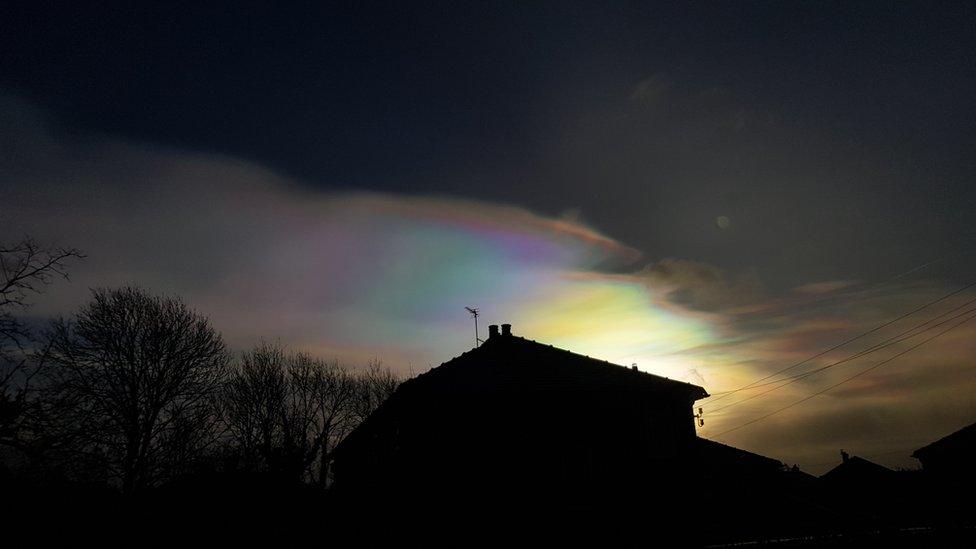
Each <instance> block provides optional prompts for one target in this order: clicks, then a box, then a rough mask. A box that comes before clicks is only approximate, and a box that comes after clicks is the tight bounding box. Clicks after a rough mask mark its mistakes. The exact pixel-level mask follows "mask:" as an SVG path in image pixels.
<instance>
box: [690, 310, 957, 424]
mask: <svg viewBox="0 0 976 549" xmlns="http://www.w3.org/2000/svg"><path fill="white" fill-rule="evenodd" d="M972 303H976V298H973V299H971V300H969V301H967V302H966V303H963V304H961V305H959V306H957V307H955V308H953V309H951V310H949V311H946V312H944V313H942V314H940V315H938V316H936V317H933V318H930V319H929V320H927V321H925V322H923V323H921V324H917V325H915V326H913V327H911V328H909V329H908V330H904V331H902V332H900V333H898V334H896V335H894V336H891V337H889V338H888V339H886V340H884V341H882V342H880V343H877V344H875V345H873V346H871V347H868V348H867V349H864V350H862V351H858V352H857V353H855V354H853V355H850V356H848V357H845V358H843V359H841V360H838V361H836V362H832V363H830V364H826V365H824V366H821V367H820V368H816V369H814V370H810V371H809V372H805V373H802V374H797V375H793V376H789V377H785V378H782V379H777V380H774V381H770V382H768V383H761V384H757V385H753V386H752V387H750V389H756V388H759V387H765V386H769V385H776V387H772V388H770V389H767V390H765V391H762V392H760V393H756V394H754V395H752V396H748V397H746V398H744V399H742V400H737V401H735V402H732V403H730V404H726V405H725V406H720V407H718V408H715V409H713V410H706V412H710V413H712V414H714V413H715V412H720V411H722V410H726V409H728V408H732V407H734V406H738V405H739V404H742V403H745V402H748V401H750V400H753V399H756V398H758V397H761V396H763V395H767V394H769V393H771V392H773V391H776V390H778V389H781V388H783V387H786V386H787V385H792V384H793V383H796V382H797V381H800V380H801V379H805V378H807V377H810V376H812V375H814V374H818V373H820V372H822V371H824V370H828V369H830V368H833V367H834V366H838V365H840V364H844V363H846V362H850V361H852V360H855V359H858V358H861V357H863V356H866V355H869V354H871V353H873V352H876V351H880V350H881V349H885V348H888V347H890V346H892V345H897V344H898V343H901V342H903V341H907V340H909V339H912V338H914V337H918V336H920V335H922V334H924V333H925V332H927V331H929V330H932V329H934V328H938V327H939V326H942V325H943V324H946V323H948V322H951V321H953V320H955V319H957V318H960V317H963V316H966V315H968V314H970V313H974V312H976V308H973V309H969V310H966V311H963V312H961V313H959V314H957V315H955V316H952V317H949V318H947V319H946V320H943V321H942V322H939V323H937V324H934V325H932V326H929V327H928V328H925V329H924V330H922V331H920V332H918V333H914V334H911V335H906V334H910V333H911V332H914V331H916V330H918V329H919V328H922V327H923V326H925V325H926V324H930V323H932V322H934V321H935V320H938V319H939V318H942V317H944V316H946V315H948V314H951V313H953V312H955V311H958V310H959V309H961V308H963V307H965V306H966V305H971V304H972ZM777 384H779V385H777Z"/></svg>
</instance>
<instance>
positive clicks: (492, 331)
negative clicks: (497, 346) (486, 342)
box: [488, 324, 498, 339]
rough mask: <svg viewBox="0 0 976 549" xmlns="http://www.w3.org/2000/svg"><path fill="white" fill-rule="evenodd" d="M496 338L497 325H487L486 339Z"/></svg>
mask: <svg viewBox="0 0 976 549" xmlns="http://www.w3.org/2000/svg"><path fill="white" fill-rule="evenodd" d="M496 336H498V324H489V325H488V339H491V338H493V337H496Z"/></svg>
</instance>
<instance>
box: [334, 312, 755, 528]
mask: <svg viewBox="0 0 976 549" xmlns="http://www.w3.org/2000/svg"><path fill="white" fill-rule="evenodd" d="M706 396H708V395H707V393H706V392H705V390H704V389H703V388H701V387H699V386H697V385H692V384H689V383H683V382H679V381H674V380H671V379H667V378H663V377H659V376H656V375H651V374H648V373H645V372H641V371H638V370H637V369H636V368H628V367H624V366H618V365H614V364H610V363H608V362H606V361H602V360H596V359H593V358H590V357H586V356H582V355H579V354H575V353H572V352H569V351H565V350H562V349H557V348H554V347H552V346H551V345H544V344H542V343H537V342H535V341H531V340H528V339H524V338H521V337H516V336H513V335H511V330H510V326H509V325H506V324H503V325H502V332H501V333H498V329H497V327H496V326H492V327H490V331H489V337H488V339H487V340H486V341H485V342H484V343H483V344H482V345H481V346H480V347H478V348H476V349H472V350H471V351H468V352H466V353H464V354H462V355H461V356H459V357H456V358H454V359H453V360H450V361H448V362H446V363H444V364H442V365H441V366H439V367H437V368H434V369H432V370H430V371H429V372H427V373H424V374H422V375H420V376H417V377H416V378H414V379H411V380H408V381H406V382H404V383H403V384H402V385H401V386H400V388H399V389H398V390H397V391H396V392H395V393H394V394H393V395H392V396H391V397H390V398H389V399H388V400H387V401H386V402H385V403H384V404H383V405H382V406H380V407H379V409H377V410H376V412H375V413H373V414H372V415H371V416H370V417H369V418H367V419H366V421H365V422H363V423H362V424H361V425H360V426H359V428H357V429H356V430H355V431H353V432H352V433H351V434H350V435H349V436H348V437H347V438H346V439H345V441H343V443H342V444H340V445H339V447H338V448H337V450H336V458H335V487H336V489H337V490H339V491H343V490H349V491H356V492H362V491H364V490H366V491H369V490H397V489H399V490H403V489H407V490H408V492H404V493H409V490H411V489H418V490H424V491H425V492H428V493H429V492H431V491H435V492H458V493H467V494H472V493H485V491H489V492H506V491H510V492H512V493H515V492H517V493H518V494H522V495H524V494H536V495H541V494H548V495H552V494H554V493H557V492H559V493H564V492H573V493H585V492H591V491H594V490H603V491H612V492H620V491H631V492H639V491H641V490H649V491H646V492H643V494H644V495H643V497H644V498H645V499H649V498H650V499H654V498H658V499H660V500H661V501H663V500H664V496H663V494H665V493H668V490H669V489H678V490H683V491H686V492H688V493H691V492H694V488H693V486H692V484H693V482H692V480H691V479H690V477H688V476H687V475H685V474H684V473H686V472H687V471H688V470H689V469H691V468H692V467H693V466H694V465H693V462H694V461H695V459H694V458H695V455H696V451H697V450H698V448H699V446H698V444H699V440H698V438H697V436H696V434H695V426H694V417H693V409H692V405H693V404H694V402H695V401H696V400H698V399H701V398H704V397H706ZM719 446H721V445H719ZM704 448H705V450H704V451H705V452H709V453H713V452H717V453H720V452H731V453H733V454H734V452H733V450H734V449H730V448H729V447H723V448H721V449H719V448H718V447H716V446H714V443H713V444H712V445H706V446H705V447H704ZM749 459H750V458H748V457H744V456H741V455H736V456H733V457H732V461H736V460H739V461H744V462H745V461H749ZM764 459H765V458H762V459H760V460H758V461H755V463H754V464H753V465H752V466H756V467H765V466H768V465H771V464H769V463H766V462H765V461H764ZM682 512H684V511H682Z"/></svg>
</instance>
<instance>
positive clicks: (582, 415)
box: [336, 391, 695, 491]
mask: <svg viewBox="0 0 976 549" xmlns="http://www.w3.org/2000/svg"><path fill="white" fill-rule="evenodd" d="M391 404H395V406H390V407H388V408H387V409H385V410H383V412H384V413H383V414H382V416H381V417H376V418H373V419H374V420H375V421H372V422H371V424H370V425H369V426H368V429H364V430H363V431H364V432H358V433H356V435H357V438H356V440H350V441H349V442H350V444H348V445H345V447H344V448H343V449H342V450H343V451H342V452H341V453H340V454H339V455H337V462H336V487H337V488H347V489H353V488H354V487H355V488H356V489H360V488H364V487H365V488H372V489H383V488H390V487H411V486H423V487H425V488H426V489H437V490H447V491H451V490H474V489H477V490H484V489H491V490H519V491H526V490H528V491H533V490H534V491H551V490H567V489H572V490H576V489H579V490H599V489H614V490H619V489H620V487H622V486H632V487H634V488H635V489H637V488H638V487H641V486H647V485H650V484H660V483H661V482H662V481H663V480H668V481H671V480H674V478H675V475H679V476H680V473H681V467H682V466H683V465H684V464H686V463H688V462H689V459H688V458H689V456H690V455H691V453H692V450H691V446H692V444H693V442H694V437H695V429H694V423H693V418H692V408H691V403H690V402H688V401H687V400H686V399H683V398H676V397H669V396H666V395H649V394H647V393H641V392H606V393H604V392H584V391H567V392H552V391H547V392H532V391H525V392H505V393H504V394H501V393H493V392H481V393H479V392H468V393H464V394H457V393H451V394H449V395H448V394H436V393H431V394H425V393H423V392H421V391H418V392H417V394H414V395H412V396H411V398H410V399H403V400H401V401H400V402H397V403H391Z"/></svg>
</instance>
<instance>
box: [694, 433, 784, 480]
mask: <svg viewBox="0 0 976 549" xmlns="http://www.w3.org/2000/svg"><path fill="white" fill-rule="evenodd" d="M696 442H697V444H698V454H699V456H700V457H701V458H702V459H703V460H704V461H705V463H713V464H718V465H723V466H729V467H735V468H740V469H744V470H751V471H756V472H760V471H779V470H780V468H781V467H782V466H783V464H782V463H781V462H780V461H779V460H776V459H773V458H770V457H766V456H763V455H760V454H756V453H753V452H749V451H747V450H743V449H741V448H736V447H735V446H729V445H728V444H722V443H721V442H715V441H714V440H708V439H706V438H700V437H699V438H698V439H697V440H696Z"/></svg>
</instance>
